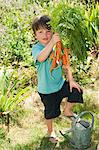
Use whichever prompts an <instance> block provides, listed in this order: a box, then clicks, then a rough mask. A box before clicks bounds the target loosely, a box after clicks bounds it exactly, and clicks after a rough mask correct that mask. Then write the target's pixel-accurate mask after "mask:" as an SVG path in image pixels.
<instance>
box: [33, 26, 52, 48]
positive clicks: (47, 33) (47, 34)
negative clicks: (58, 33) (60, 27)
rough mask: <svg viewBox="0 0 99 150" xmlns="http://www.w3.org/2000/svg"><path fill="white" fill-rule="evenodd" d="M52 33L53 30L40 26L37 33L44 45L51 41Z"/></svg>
mask: <svg viewBox="0 0 99 150" xmlns="http://www.w3.org/2000/svg"><path fill="white" fill-rule="evenodd" d="M52 34H53V33H52V31H51V30H48V29H46V28H40V29H39V30H37V31H36V33H35V35H36V38H37V40H38V41H39V42H40V43H41V44H42V45H44V46H45V45H47V44H48V43H49V41H50V40H51V38H52Z"/></svg>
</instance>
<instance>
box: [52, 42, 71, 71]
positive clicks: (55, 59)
mask: <svg viewBox="0 0 99 150" xmlns="http://www.w3.org/2000/svg"><path fill="white" fill-rule="evenodd" d="M50 59H51V60H52V66H51V68H50V72H52V71H53V69H55V68H57V67H58V66H59V65H60V63H62V66H65V67H66V68H68V67H69V57H68V49H67V48H63V45H62V42H61V41H59V42H57V43H56V47H55V50H54V51H52V53H51V55H50Z"/></svg>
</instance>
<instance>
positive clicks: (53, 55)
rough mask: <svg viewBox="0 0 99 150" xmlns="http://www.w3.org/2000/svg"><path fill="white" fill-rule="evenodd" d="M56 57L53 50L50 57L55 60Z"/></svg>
mask: <svg viewBox="0 0 99 150" xmlns="http://www.w3.org/2000/svg"><path fill="white" fill-rule="evenodd" d="M54 57H55V51H52V53H51V54H50V59H51V60H53V59H54Z"/></svg>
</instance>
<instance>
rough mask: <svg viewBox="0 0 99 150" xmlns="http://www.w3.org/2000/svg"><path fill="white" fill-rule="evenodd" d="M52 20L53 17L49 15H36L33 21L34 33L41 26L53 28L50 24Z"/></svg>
mask: <svg viewBox="0 0 99 150" xmlns="http://www.w3.org/2000/svg"><path fill="white" fill-rule="evenodd" d="M50 20H51V19H50V18H49V17H48V16H47V15H43V16H40V17H36V18H35V19H34V20H33V23H32V29H33V32H34V34H35V32H36V31H37V30H39V29H40V28H46V29H48V30H51V26H50V24H49V22H50Z"/></svg>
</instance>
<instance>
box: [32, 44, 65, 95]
mask: <svg viewBox="0 0 99 150" xmlns="http://www.w3.org/2000/svg"><path fill="white" fill-rule="evenodd" d="M43 48H44V46H43V45H42V44H40V43H39V42H38V43H37V44H35V45H33V47H32V56H33V60H34V63H35V66H36V68H37V77H38V92H39V93H42V94H50V93H54V92H57V91H59V90H60V89H61V88H62V85H63V83H64V78H63V76H62V67H61V66H59V67H58V68H56V69H54V70H53V71H52V73H51V72H50V68H51V64H52V62H51V60H50V59H49V58H47V59H46V60H45V61H44V62H38V61H37V57H38V55H39V53H40V51H42V50H43Z"/></svg>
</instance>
